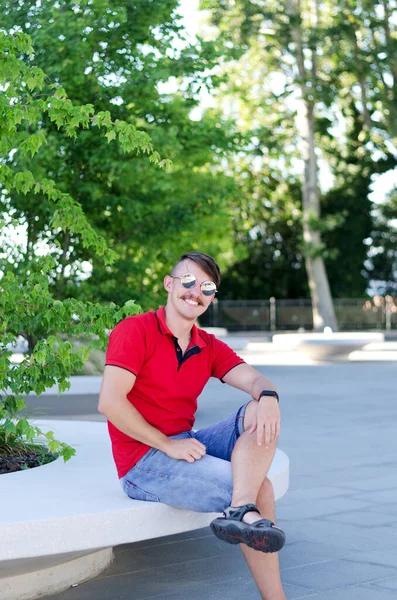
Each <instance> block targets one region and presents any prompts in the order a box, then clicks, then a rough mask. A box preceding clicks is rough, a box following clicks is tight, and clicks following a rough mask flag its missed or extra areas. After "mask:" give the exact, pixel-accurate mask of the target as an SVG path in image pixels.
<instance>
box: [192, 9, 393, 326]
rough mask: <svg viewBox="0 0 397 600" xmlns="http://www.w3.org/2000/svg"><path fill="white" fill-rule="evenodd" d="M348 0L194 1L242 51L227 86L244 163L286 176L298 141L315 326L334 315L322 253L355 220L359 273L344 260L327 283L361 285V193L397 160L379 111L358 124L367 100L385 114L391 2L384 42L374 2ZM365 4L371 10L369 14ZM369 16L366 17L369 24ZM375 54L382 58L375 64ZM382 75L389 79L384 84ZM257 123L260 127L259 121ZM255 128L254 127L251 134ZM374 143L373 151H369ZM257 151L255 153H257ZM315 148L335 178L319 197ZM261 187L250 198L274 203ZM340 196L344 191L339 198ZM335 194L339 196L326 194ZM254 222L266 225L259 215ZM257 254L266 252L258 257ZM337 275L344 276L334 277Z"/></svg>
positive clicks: (366, 211) (292, 171)
mask: <svg viewBox="0 0 397 600" xmlns="http://www.w3.org/2000/svg"><path fill="white" fill-rule="evenodd" d="M347 4H349V2H346V3H344V2H340V3H338V6H335V5H334V4H332V5H331V3H328V2H319V1H317V2H298V1H295V0H290V1H288V2H281V1H277V0H274V1H270V2H266V3H262V2H251V1H249V0H240V1H238V2H233V3H231V2H230V3H229V2H223V3H221V4H219V3H215V2H211V1H207V2H202V6H203V7H205V8H209V9H210V10H211V14H212V20H213V23H215V24H216V25H217V27H218V28H219V30H220V32H221V36H223V37H225V38H226V39H227V40H229V43H234V44H237V45H239V47H240V48H241V49H242V51H244V52H245V53H244V55H243V57H242V58H241V59H240V61H239V62H238V63H237V64H235V65H232V66H231V68H230V69H229V70H228V72H229V73H230V72H231V73H232V80H231V81H229V83H228V84H227V86H225V88H226V89H225V96H226V98H227V100H229V99H230V97H232V98H236V97H237V96H238V94H239V90H240V91H241V94H240V99H239V101H237V102H234V103H233V104H232V106H233V111H234V114H236V115H237V118H238V119H239V125H240V127H241V126H243V127H245V132H246V134H247V130H248V128H249V127H250V126H251V132H252V145H251V148H249V149H248V150H247V156H248V155H250V156H251V157H252V161H253V165H254V166H253V168H252V170H256V171H258V172H259V171H260V169H261V168H262V169H263V174H264V179H266V178H268V172H269V169H270V171H273V172H278V171H279V170H280V166H281V168H283V169H284V180H285V181H286V182H287V181H288V180H289V179H290V178H291V175H296V173H297V170H296V157H297V155H298V153H297V152H296V149H297V148H299V149H300V151H299V156H300V158H301V159H302V158H303V159H304V164H305V169H304V185H303V187H302V226H303V231H304V243H303V246H301V247H300V248H299V244H296V256H297V257H298V256H299V253H300V252H301V251H303V254H304V255H305V263H306V270H307V272H308V278H309V284H310V287H311V295H312V303H313V306H314V309H315V311H316V303H317V300H319V298H317V300H316V297H317V296H318V290H319V289H322V290H323V292H322V293H321V294H320V297H321V298H322V299H324V303H325V308H324V307H323V308H322V309H321V311H322V313H323V314H328V317H327V319H329V320H328V321H327V323H326V322H325V321H323V322H320V321H319V320H318V319H317V320H316V316H315V315H314V317H315V318H314V321H315V323H316V321H317V328H322V326H323V325H324V324H329V325H331V327H333V328H334V325H335V322H334V321H333V317H332V303H331V299H330V294H329V293H328V291H327V290H328V284H327V282H326V278H325V274H324V269H323V264H322V263H324V261H325V263H326V264H327V270H328V269H330V268H332V265H333V264H335V263H336V262H337V261H338V260H339V261H340V260H343V259H344V257H345V255H344V251H345V250H346V240H344V239H343V237H345V238H346V237H347V236H346V235H345V233H346V229H347V226H349V223H353V222H354V223H355V227H354V228H351V227H350V226H349V236H348V238H349V243H350V249H354V248H356V251H355V252H354V254H355V258H354V260H355V264H356V265H357V269H358V277H356V278H355V282H353V280H352V279H351V276H350V272H351V270H350V269H348V270H346V274H345V272H344V270H343V269H339V275H338V274H337V273H338V271H337V269H335V268H334V273H333V275H334V276H333V277H332V281H333V284H334V287H335V291H334V293H341V291H342V290H343V291H344V293H346V291H347V289H349V288H350V290H351V291H350V293H349V295H351V294H352V293H354V290H355V291H357V290H358V289H360V288H361V290H362V289H363V287H364V286H365V277H364V275H365V268H364V265H363V263H364V259H365V256H364V253H365V249H366V247H365V244H364V241H366V238H367V237H368V234H369V231H370V228H371V226H370V219H371V216H370V213H371V204H370V201H369V200H368V194H369V185H370V182H371V176H372V175H373V174H374V173H379V172H382V171H384V170H387V168H390V167H392V166H394V165H395V152H394V150H393V141H392V138H391V137H390V135H389V134H388V127H387V126H384V125H383V124H382V118H383V117H382V116H380V115H376V114H375V117H376V123H375V118H374V117H372V121H373V122H372V128H371V129H370V130H368V129H367V128H366V120H367V119H366V110H367V109H370V110H371V111H373V110H374V109H375V108H376V106H379V108H380V109H381V110H383V112H384V113H385V115H386V116H385V118H384V120H383V121H384V123H385V124H386V122H387V119H388V117H387V115H389V111H388V109H387V102H388V101H390V99H391V95H390V93H391V90H392V88H393V86H392V85H391V83H390V82H391V81H392V79H391V77H392V72H393V64H394V62H393V61H394V57H395V48H394V49H393V44H391V43H390V40H391V39H392V38H393V35H392V34H390V31H392V20H391V18H390V15H391V12H390V10H389V12H388V13H387V10H386V9H385V11H386V12H385V14H386V13H387V14H388V15H389V20H388V26H389V43H388V45H387V44H386V41H385V40H386V38H387V35H386V34H385V33H382V26H383V28H384V30H385V31H386V30H387V24H384V23H383V25H381V23H380V19H379V18H378V20H376V19H375V18H374V11H375V12H376V11H377V14H378V15H379V14H381V12H382V11H380V12H379V7H376V8H375V9H374V8H372V9H370V4H369V3H368V2H360V3H358V6H357V7H353V6H350V8H351V9H352V10H351V11H350V12H349V10H347V6H345V5H347ZM350 4H351V3H350ZM377 4H385V3H377ZM353 8H354V10H353ZM345 9H346V10H345ZM370 10H371V11H372V12H371V19H372V20H371V19H369V17H368V14H369V11H370ZM352 12H354V16H353V17H351V13H352ZM353 21H354V24H355V26H356V27H357V23H359V24H360V27H361V30H360V33H359V35H361V38H362V39H364V37H365V39H364V41H363V43H362V44H361V45H360V46H359V47H358V48H357V45H354V41H353V40H352V33H351V22H353ZM368 23H371V24H372V26H373V27H372V30H371V27H368ZM376 27H377V28H378V30H375V28H376ZM363 32H364V33H365V36H364V33H363ZM371 36H372V37H371ZM382 36H383V37H382ZM371 40H372V41H371ZM373 40H378V41H379V40H383V41H384V43H383V41H382V43H378V44H377V46H376V49H375V50H374V49H373V47H374V46H375V44H374V42H373ZM357 52H358V54H357ZM374 53H376V60H377V65H378V67H377V69H376V70H375V69H372V70H371V63H370V57H371V56H372V55H373V54H374ZM358 59H360V61H361V63H363V64H365V66H366V75H368V73H369V72H370V71H371V73H372V74H371V79H370V81H371V83H372V85H373V87H372V88H371V85H369V84H368V81H369V79H368V81H367V83H366V85H367V86H368V87H369V88H371V89H373V93H371V92H367V100H368V98H371V102H372V104H368V102H367V105H364V104H363V102H362V99H363V95H362V84H363V77H362V67H360V64H361V63H360V62H359V60H358ZM382 60H384V61H386V63H387V64H386V65H385V68H384V70H383V72H382V68H381V62H382ZM250 70H251V76H250V77H248V78H247V71H250ZM375 73H376V75H375ZM382 77H383V79H384V80H385V81H386V83H387V86H386V87H387V89H386V87H385V86H383V87H382ZM375 79H377V81H376V82H375ZM375 98H376V99H377V103H378V104H376V102H375ZM241 105H243V106H241ZM294 113H295V114H297V115H298V117H300V120H299V125H298V127H299V130H296V128H294V123H293V119H294V118H295V115H294ZM247 115H248V117H247ZM352 119H353V120H352ZM247 121H248V125H247ZM258 123H259V124H260V127H258ZM264 123H266V124H267V127H264ZM272 125H273V127H272ZM335 129H338V130H339V131H335ZM341 129H342V130H343V134H341V132H340V130H341ZM258 130H259V131H260V130H261V131H262V133H261V134H259V135H258ZM283 143H284V148H282V144H283ZM275 147H276V148H277V151H276V153H274V148H275ZM374 148H376V150H377V154H374ZM277 152H278V155H277ZM256 154H258V155H259V154H261V156H260V158H259V159H258V157H257V156H256ZM319 157H321V158H322V160H324V159H325V160H327V162H328V164H329V166H330V168H331V169H332V171H333V174H334V178H335V184H334V190H330V191H329V192H328V193H327V194H326V195H325V197H324V198H323V199H322V198H321V194H320V192H319V186H318V181H317V179H318V164H317V161H318V158H319ZM294 159H295V164H294ZM258 163H260V166H258ZM360 170H361V173H360ZM258 180H259V177H258ZM263 189H264V191H265V194H263V195H262V197H259V198H258V195H256V197H255V199H253V202H254V203H255V201H256V202H259V203H260V201H261V199H262V202H267V203H270V204H272V203H273V199H272V193H271V194H270V195H267V196H266V186H263ZM343 198H345V200H346V201H345V202H344V203H343V201H342V199H343ZM336 199H337V200H338V201H337V202H331V201H332V200H336ZM320 204H321V214H320ZM337 204H339V206H338V208H336V207H337ZM275 206H277V200H276V202H275ZM298 209H299V207H298ZM275 212H277V209H275ZM357 217H359V218H358V219H357ZM358 223H360V227H358ZM257 227H261V228H262V229H263V230H267V229H269V228H268V227H267V222H266V221H264V222H263V224H262V225H261V226H259V225H257ZM344 229H345V231H343V230H344ZM353 238H354V239H353ZM324 241H325V242H326V243H325V244H324ZM249 245H250V242H248V246H249ZM338 253H339V256H337V254H338ZM264 256H266V250H265V251H264ZM263 262H267V261H266V259H265V260H264V261H263ZM258 264H259V263H258ZM360 265H361V268H360ZM338 277H339V279H338ZM344 277H345V278H346V281H345V284H343V283H342V281H341V279H343V278H344ZM349 279H350V282H349ZM264 285H265V286H266V284H264ZM317 316H318V315H317Z"/></svg>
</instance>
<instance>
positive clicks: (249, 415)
mask: <svg viewBox="0 0 397 600" xmlns="http://www.w3.org/2000/svg"><path fill="white" fill-rule="evenodd" d="M256 405H257V402H256V400H251V402H248V404H247V406H246V409H245V413H244V431H247V429H249V428H250V427H251V425H252V423H253V422H254V419H255V416H256Z"/></svg>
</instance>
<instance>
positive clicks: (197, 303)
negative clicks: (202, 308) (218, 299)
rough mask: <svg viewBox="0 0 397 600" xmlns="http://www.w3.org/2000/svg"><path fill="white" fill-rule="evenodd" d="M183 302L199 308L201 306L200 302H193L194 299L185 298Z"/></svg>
mask: <svg viewBox="0 0 397 600" xmlns="http://www.w3.org/2000/svg"><path fill="white" fill-rule="evenodd" d="M183 300H184V301H185V302H186V304H189V305H190V306H199V304H200V303H199V301H198V300H193V298H183Z"/></svg>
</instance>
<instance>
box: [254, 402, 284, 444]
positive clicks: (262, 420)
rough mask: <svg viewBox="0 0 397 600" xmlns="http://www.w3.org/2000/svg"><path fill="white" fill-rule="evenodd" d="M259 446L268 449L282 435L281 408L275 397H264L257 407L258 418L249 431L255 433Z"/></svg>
mask: <svg viewBox="0 0 397 600" xmlns="http://www.w3.org/2000/svg"><path fill="white" fill-rule="evenodd" d="M255 431H256V441H257V444H258V446H263V445H264V446H265V447H266V448H267V447H268V446H269V444H271V443H272V442H273V441H275V440H276V439H277V438H278V436H279V434H280V408H279V405H278V402H277V399H276V398H274V397H273V396H262V397H261V398H260V399H259V401H258V403H257V407H256V417H255V419H254V421H253V423H252V425H251V427H250V429H249V430H248V433H255Z"/></svg>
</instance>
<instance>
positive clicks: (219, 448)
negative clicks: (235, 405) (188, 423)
mask: <svg viewBox="0 0 397 600" xmlns="http://www.w3.org/2000/svg"><path fill="white" fill-rule="evenodd" d="M246 407H247V404H244V405H243V406H241V407H240V408H239V410H238V411H236V412H235V413H233V414H232V415H230V417H228V418H227V419H224V420H223V421H221V422H220V423H217V424H216V425H212V426H211V427H206V428H205V429H199V430H198V431H193V430H192V431H185V432H183V433H180V434H178V435H174V436H171V437H172V438H173V439H181V438H188V437H191V438H196V440H199V441H200V442H201V443H202V444H204V446H205V447H206V450H207V453H206V454H205V455H204V456H203V457H202V458H200V459H199V460H195V461H194V462H193V463H189V462H187V461H186V460H176V459H175V458H170V457H169V456H167V455H166V454H164V452H161V450H156V449H155V448H152V449H151V450H149V451H148V452H147V453H146V454H145V455H144V456H143V457H142V458H141V459H140V460H139V461H138V462H137V463H136V465H134V466H133V467H132V469H130V470H129V471H128V473H127V474H126V475H125V476H124V477H122V478H121V479H120V483H121V485H122V487H123V490H124V492H125V493H126V494H127V496H129V497H130V498H134V499H135V500H146V501H149V502H164V503H165V504H169V505H171V506H175V507H177V508H184V509H188V510H194V511H197V512H222V511H223V510H224V509H225V508H226V507H227V506H229V505H230V502H231V498H232V467H231V463H230V460H231V456H232V451H233V448H234V445H235V443H236V441H237V440H238V438H239V436H240V435H241V434H242V433H243V431H244V414H245V409H246Z"/></svg>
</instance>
